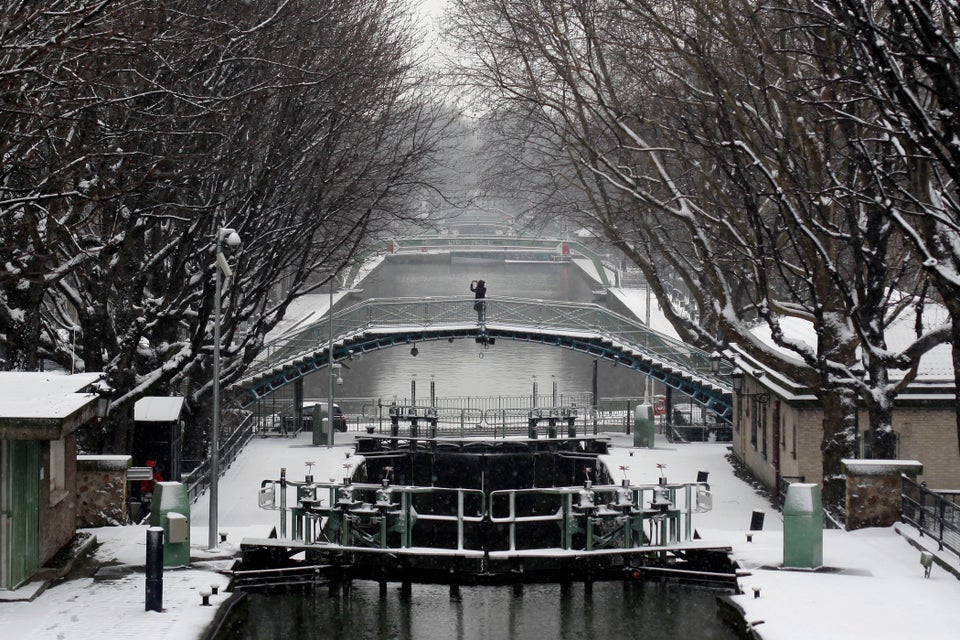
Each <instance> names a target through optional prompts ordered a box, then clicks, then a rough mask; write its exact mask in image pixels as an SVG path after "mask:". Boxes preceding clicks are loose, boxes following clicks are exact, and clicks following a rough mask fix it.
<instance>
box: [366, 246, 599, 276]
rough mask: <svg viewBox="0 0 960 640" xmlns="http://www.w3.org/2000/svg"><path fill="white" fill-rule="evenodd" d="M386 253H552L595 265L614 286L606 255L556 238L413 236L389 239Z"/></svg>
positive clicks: (560, 257) (557, 256) (559, 257)
mask: <svg viewBox="0 0 960 640" xmlns="http://www.w3.org/2000/svg"><path fill="white" fill-rule="evenodd" d="M384 248H385V249H386V251H387V253H393V254H397V253H429V252H437V251H456V252H460V253H493V252H500V253H504V254H507V253H531V252H538V253H544V254H551V255H553V256H555V257H556V258H557V259H569V258H571V257H573V256H575V255H577V256H580V257H583V258H586V259H587V260H590V261H591V262H593V264H594V266H595V267H596V269H597V274H598V275H599V277H600V281H601V283H602V284H603V286H605V287H609V286H611V283H610V277H609V276H608V274H607V269H606V268H605V266H604V263H603V256H601V255H600V254H599V253H597V252H596V251H594V250H593V249H591V248H590V247H588V246H586V245H585V244H583V243H581V242H578V241H576V240H559V239H556V238H529V237H523V236H509V235H503V236H498V235H486V236H462V235H456V234H444V235H429V236H412V237H409V238H394V239H393V240H387V241H386V243H385V245H384Z"/></svg>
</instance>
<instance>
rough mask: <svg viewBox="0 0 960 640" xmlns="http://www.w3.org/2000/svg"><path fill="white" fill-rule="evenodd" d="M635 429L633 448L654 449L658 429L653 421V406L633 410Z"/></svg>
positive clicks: (641, 406)
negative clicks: (654, 438)
mask: <svg viewBox="0 0 960 640" xmlns="http://www.w3.org/2000/svg"><path fill="white" fill-rule="evenodd" d="M633 427H634V429H633V446H634V447H648V448H650V449H652V448H653V437H654V431H655V429H656V427H655V424H654V421H653V405H651V404H641V405H637V407H636V408H635V409H634V410H633Z"/></svg>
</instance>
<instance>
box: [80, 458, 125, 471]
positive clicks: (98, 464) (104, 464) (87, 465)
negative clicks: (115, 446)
mask: <svg viewBox="0 0 960 640" xmlns="http://www.w3.org/2000/svg"><path fill="white" fill-rule="evenodd" d="M132 462H133V458H132V457H131V456H124V455H100V456H82V455H81V456H77V470H78V471H126V470H127V469H129V468H130V465H131V464H132Z"/></svg>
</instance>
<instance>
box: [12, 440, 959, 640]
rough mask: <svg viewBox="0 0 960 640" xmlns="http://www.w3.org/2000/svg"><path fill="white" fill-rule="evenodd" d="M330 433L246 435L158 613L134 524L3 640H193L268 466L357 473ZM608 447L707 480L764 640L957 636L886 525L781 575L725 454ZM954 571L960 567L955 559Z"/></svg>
mask: <svg viewBox="0 0 960 640" xmlns="http://www.w3.org/2000/svg"><path fill="white" fill-rule="evenodd" d="M336 435H337V443H336V446H334V447H331V448H328V447H315V446H313V445H312V444H311V441H310V434H301V435H300V436H299V437H297V438H290V439H281V438H268V439H261V438H255V439H254V440H253V441H252V442H251V444H250V445H248V447H247V449H246V450H245V451H244V452H243V453H242V454H241V455H240V457H239V458H238V459H237V461H236V462H234V463H233V465H232V466H231V467H230V468H229V469H228V470H226V472H225V475H224V477H223V479H222V480H221V482H220V485H219V486H220V491H219V504H220V508H219V525H220V526H219V529H220V531H222V532H224V533H226V534H227V540H226V542H225V543H223V544H222V545H221V549H220V552H219V553H217V554H211V553H209V552H207V551H205V550H204V547H205V546H206V541H207V528H206V525H207V518H208V511H207V507H208V500H209V499H208V497H207V496H206V495H204V496H201V497H200V498H199V499H198V501H197V502H196V504H194V505H193V508H192V510H191V525H192V527H191V541H192V544H191V546H192V550H193V553H192V556H193V558H194V562H193V566H192V567H191V568H190V569H176V570H171V569H168V570H166V571H165V573H164V611H163V612H162V613H154V612H145V611H144V610H143V609H144V590H145V578H144V573H143V564H144V556H145V539H146V527H143V526H128V527H112V528H101V529H91V530H89V531H90V532H92V533H93V534H95V535H96V536H97V539H98V540H99V541H100V542H101V543H102V545H101V546H100V548H98V549H97V550H96V552H95V559H96V561H97V562H98V563H100V564H102V565H115V566H111V567H108V568H105V569H101V570H100V572H99V573H100V577H97V578H82V579H75V580H71V581H66V582H62V583H60V584H57V585H54V586H52V587H51V588H48V589H47V590H46V591H44V592H43V593H42V594H40V595H39V596H38V597H37V598H36V599H35V600H34V601H33V602H0V628H3V630H4V637H9V638H18V640H19V639H28V638H43V639H46V638H51V639H53V638H66V639H69V640H74V639H77V640H84V639H86V638H91V639H93V638H96V639H98V640H100V639H103V638H116V637H121V636H125V635H126V634H128V633H129V632H132V631H133V630H138V631H143V632H147V633H149V635H150V637H151V638H156V639H158V640H159V639H164V638H166V639H170V640H183V639H188V638H197V637H199V636H200V635H201V633H202V630H203V629H204V627H205V626H206V625H207V624H209V623H210V621H211V620H212V619H213V615H214V611H215V607H204V606H201V604H200V603H201V599H200V595H199V591H200V589H201V588H203V587H205V586H208V585H210V584H218V585H220V586H221V587H222V586H224V585H226V584H227V581H228V578H227V577H226V576H225V575H223V574H221V573H219V571H222V570H226V569H227V568H228V567H229V565H230V559H229V558H230V556H232V555H233V554H234V553H236V552H237V551H238V549H239V545H240V541H241V540H242V539H243V538H244V537H264V536H266V535H267V534H268V533H269V531H270V529H271V528H272V527H273V526H275V525H276V524H277V523H278V519H277V512H274V511H266V510H262V509H260V508H259V507H258V505H257V490H258V489H259V487H260V482H261V480H266V479H276V478H278V477H279V473H280V468H281V467H283V468H286V469H287V475H288V477H289V478H291V479H298V478H302V477H303V475H305V474H306V473H307V470H308V469H311V470H312V473H313V474H314V476H315V477H316V478H317V479H318V480H328V479H330V478H339V477H342V476H343V475H344V473H345V472H347V471H349V469H348V468H347V467H351V468H352V467H353V466H354V465H356V464H357V462H358V459H357V457H356V456H355V455H353V447H352V443H353V439H354V436H355V434H354V433H352V432H351V433H338V434H336ZM608 437H609V438H610V439H611V443H612V448H611V452H610V454H609V455H608V456H606V457H605V463H606V464H607V466H608V467H609V468H610V469H611V470H612V472H613V475H614V477H616V478H618V479H619V478H622V477H627V478H629V480H630V481H631V482H633V483H652V482H655V479H656V478H657V477H659V476H660V474H661V469H662V470H663V472H664V473H665V474H666V476H667V478H668V479H670V480H671V481H677V482H680V481H692V480H694V479H696V476H697V472H698V471H707V472H709V478H708V480H709V483H710V486H711V490H712V492H713V510H712V511H710V512H708V513H705V514H695V515H694V527H695V529H696V530H697V531H698V533H699V534H700V536H701V537H702V538H703V539H704V540H705V541H708V542H715V543H717V544H718V545H730V546H732V547H733V554H734V556H735V557H736V559H737V560H738V561H739V562H740V564H741V565H742V566H743V567H744V569H747V570H748V571H749V575H745V576H744V577H742V578H741V586H742V589H743V590H744V591H745V592H746V593H745V595H739V596H733V597H732V599H733V600H734V602H736V603H737V604H738V605H739V606H740V607H742V608H743V609H744V612H745V614H744V615H745V618H746V620H747V621H748V622H750V623H754V624H755V625H756V629H755V631H756V633H758V634H759V635H760V637H762V638H764V639H765V640H799V639H804V640H808V639H817V640H822V639H826V638H870V639H871V640H887V639H889V640H902V639H903V638H906V637H918V638H924V639H925V640H929V639H931V638H933V639H941V638H942V639H944V640H946V639H948V638H955V637H956V629H955V628H954V627H953V626H952V622H951V619H950V616H952V615H953V614H952V611H953V608H952V607H953V606H955V605H956V603H957V602H958V601H960V580H958V579H957V578H955V577H954V576H953V575H951V574H950V573H948V572H947V571H945V570H943V569H941V568H940V567H934V569H933V572H932V575H931V576H930V578H929V579H927V578H924V577H923V568H922V567H921V566H920V561H919V560H920V552H919V551H917V550H916V549H914V548H913V547H912V546H910V544H909V543H908V541H907V540H906V539H905V538H904V537H903V536H901V535H898V533H897V531H896V530H895V528H894V527H890V528H884V529H867V530H863V531H858V532H844V531H826V532H824V544H823V559H824V565H825V567H826V569H825V570H823V571H789V570H783V569H780V568H778V567H779V565H780V564H782V560H783V547H782V545H783V536H782V522H781V519H780V516H779V514H778V513H777V512H776V511H775V510H774V509H773V508H772V507H771V505H770V503H769V501H768V499H766V498H765V497H764V496H761V495H759V494H758V493H757V492H756V490H755V489H754V487H753V486H752V485H751V484H750V483H747V482H745V481H743V480H741V479H739V478H738V477H737V476H736V475H735V474H734V470H733V467H732V466H731V464H730V462H729V461H728V460H727V458H726V455H727V447H726V446H725V445H722V444H716V443H692V444H672V443H669V442H667V441H666V440H663V439H661V438H660V436H657V440H656V443H655V444H656V446H655V447H654V448H652V449H635V448H633V447H632V441H631V439H630V436H625V435H623V434H609V436H608ZM658 465H662V466H658ZM621 467H625V469H622V470H621ZM757 510H759V511H762V512H763V513H764V528H763V530H762V531H759V532H754V533H753V536H752V542H747V540H746V533H747V531H748V529H749V525H750V520H751V517H752V514H753V512H754V511H757ZM906 534H907V535H910V532H909V531H907V532H906ZM944 557H945V558H946V557H947V556H944ZM947 559H949V558H947ZM953 564H954V565H955V566H958V567H960V563H958V562H956V558H954V559H953ZM754 587H757V588H759V589H760V597H759V598H754V592H753V589H754ZM225 598H226V596H225V595H224V594H223V592H222V591H221V593H220V595H218V596H213V597H212V598H211V600H212V602H213V604H214V605H219V604H221V603H222V602H223V601H224V600H225ZM761 621H762V623H761Z"/></svg>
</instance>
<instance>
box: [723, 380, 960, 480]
mask: <svg viewBox="0 0 960 640" xmlns="http://www.w3.org/2000/svg"><path fill="white" fill-rule="evenodd" d="M774 402H776V397H775V396H772V397H771V399H770V404H771V409H768V410H767V413H766V418H767V429H766V434H767V455H766V457H764V456H763V455H762V452H763V446H762V442H760V441H759V440H758V442H757V443H756V445H754V444H753V443H752V442H751V428H752V427H751V425H752V422H751V421H752V417H753V415H752V411H751V412H750V413H749V414H748V413H747V412H746V411H743V412H742V414H741V423H740V428H739V430H738V431H737V432H736V433H735V436H734V442H733V445H734V453H735V454H736V455H737V457H738V458H740V460H742V461H743V462H744V464H745V465H746V466H747V467H748V468H749V469H750V471H751V472H752V473H753V474H754V475H755V476H756V477H757V479H758V480H759V481H760V482H762V483H763V484H764V485H766V486H767V487H768V488H770V489H771V490H773V489H774V485H775V483H776V469H775V468H774V464H773V463H774V456H773V447H778V448H779V450H780V475H781V476H798V477H803V478H804V481H805V482H812V483H817V484H820V483H821V482H822V480H823V469H822V466H821V460H822V458H821V455H820V446H821V440H822V438H823V414H822V412H821V411H820V409H819V408H817V407H814V406H810V405H808V404H803V405H795V406H792V405H788V404H787V403H785V402H781V404H780V414H781V416H780V419H781V428H782V430H783V437H782V438H781V439H780V440H778V441H776V442H775V441H774V437H775V433H776V430H775V429H774V428H773V423H772V421H773V418H774V415H775V412H774V411H773V410H772V405H773V403H774ZM736 415H737V413H736V411H735V412H734V416H736ZM860 425H861V427H860V428H861V431H866V430H867V429H868V428H869V418H868V415H867V413H866V412H861V415H860ZM893 425H894V431H896V432H897V434H898V436H899V450H898V452H897V456H898V457H899V458H901V459H909V460H918V461H920V462H921V463H922V464H923V474H922V475H921V476H919V478H918V481H925V482H926V483H927V484H928V486H929V487H930V488H931V489H960V445H958V443H957V427H956V416H955V414H954V412H953V410H952V407H950V406H949V405H947V406H944V405H943V404H935V405H927V406H899V407H897V408H896V409H895V410H894V412H893ZM794 447H795V448H796V457H794V453H793V452H794ZM858 454H859V452H858Z"/></svg>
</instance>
